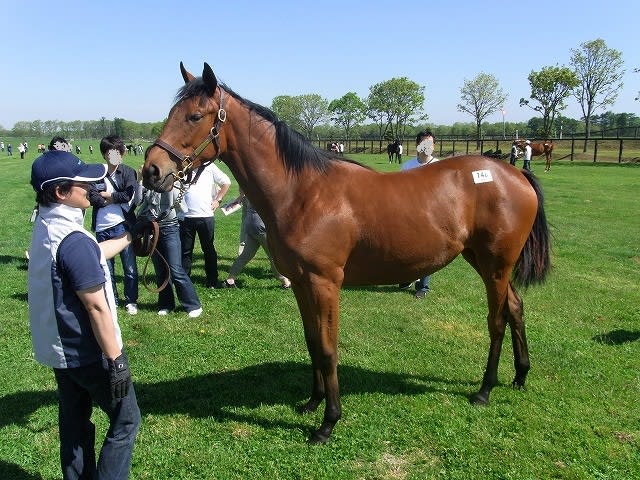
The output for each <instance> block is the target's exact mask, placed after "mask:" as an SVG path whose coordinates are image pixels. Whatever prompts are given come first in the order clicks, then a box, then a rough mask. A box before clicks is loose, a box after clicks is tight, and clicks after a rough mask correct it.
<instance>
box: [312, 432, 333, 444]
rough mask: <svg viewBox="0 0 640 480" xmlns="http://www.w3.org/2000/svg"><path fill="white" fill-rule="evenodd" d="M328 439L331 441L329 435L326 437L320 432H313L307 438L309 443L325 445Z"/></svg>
mask: <svg viewBox="0 0 640 480" xmlns="http://www.w3.org/2000/svg"><path fill="white" fill-rule="evenodd" d="M328 441H329V437H325V436H324V435H321V434H320V433H318V432H313V435H311V436H310V437H309V440H307V443H308V444H309V445H324V444H325V443H327V442H328Z"/></svg>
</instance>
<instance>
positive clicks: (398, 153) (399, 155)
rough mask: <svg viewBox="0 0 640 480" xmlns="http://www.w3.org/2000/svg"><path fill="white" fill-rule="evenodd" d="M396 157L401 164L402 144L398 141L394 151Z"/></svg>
mask: <svg viewBox="0 0 640 480" xmlns="http://www.w3.org/2000/svg"><path fill="white" fill-rule="evenodd" d="M396 152H397V155H398V163H399V164H402V142H400V141H398V149H397V150H396Z"/></svg>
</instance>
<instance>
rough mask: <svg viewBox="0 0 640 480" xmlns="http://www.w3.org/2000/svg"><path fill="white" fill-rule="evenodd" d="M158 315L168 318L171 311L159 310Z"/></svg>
mask: <svg viewBox="0 0 640 480" xmlns="http://www.w3.org/2000/svg"><path fill="white" fill-rule="evenodd" d="M158 315H160V316H161V317H166V316H167V315H169V310H167V309H166V308H163V309H162V310H158Z"/></svg>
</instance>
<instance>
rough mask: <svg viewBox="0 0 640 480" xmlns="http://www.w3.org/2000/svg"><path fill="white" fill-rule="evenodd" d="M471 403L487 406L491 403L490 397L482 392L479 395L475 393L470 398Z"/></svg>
mask: <svg viewBox="0 0 640 480" xmlns="http://www.w3.org/2000/svg"><path fill="white" fill-rule="evenodd" d="M469 401H470V402H471V404H472V405H482V406H484V405H487V404H488V403H489V397H488V396H487V395H484V394H482V393H480V392H478V393H474V394H473V395H471V398H469Z"/></svg>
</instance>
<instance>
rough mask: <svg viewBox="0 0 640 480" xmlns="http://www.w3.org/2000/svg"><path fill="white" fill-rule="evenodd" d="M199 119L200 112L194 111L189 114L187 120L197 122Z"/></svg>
mask: <svg viewBox="0 0 640 480" xmlns="http://www.w3.org/2000/svg"><path fill="white" fill-rule="evenodd" d="M200 120H202V114H201V113H194V114H192V115H190V116H189V121H190V122H199V121H200Z"/></svg>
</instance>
